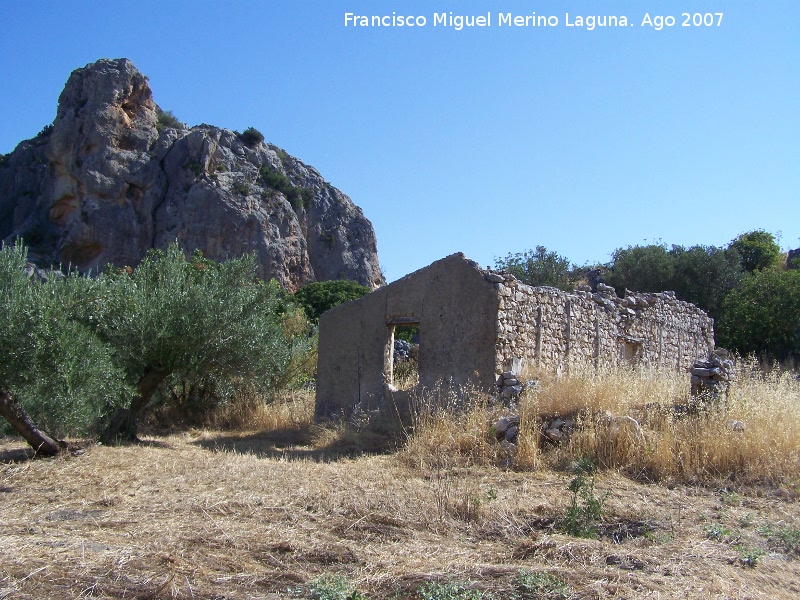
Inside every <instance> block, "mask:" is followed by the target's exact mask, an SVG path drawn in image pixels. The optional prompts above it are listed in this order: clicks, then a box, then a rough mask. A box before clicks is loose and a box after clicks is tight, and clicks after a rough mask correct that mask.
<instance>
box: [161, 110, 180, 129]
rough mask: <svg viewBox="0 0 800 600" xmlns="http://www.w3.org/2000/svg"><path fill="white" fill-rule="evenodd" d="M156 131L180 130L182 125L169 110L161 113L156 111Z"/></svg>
mask: <svg viewBox="0 0 800 600" xmlns="http://www.w3.org/2000/svg"><path fill="white" fill-rule="evenodd" d="M156 119H157V121H156V129H158V130H159V131H161V130H163V129H182V128H183V123H181V122H180V121H179V120H178V117H176V116H175V115H174V114H172V111H171V110H167V111H163V110H158V111H157V112H156Z"/></svg>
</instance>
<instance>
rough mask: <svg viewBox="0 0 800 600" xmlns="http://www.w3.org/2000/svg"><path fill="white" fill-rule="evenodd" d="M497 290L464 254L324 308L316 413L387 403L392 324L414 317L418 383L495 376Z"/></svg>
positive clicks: (483, 384) (487, 380)
mask: <svg viewBox="0 0 800 600" xmlns="http://www.w3.org/2000/svg"><path fill="white" fill-rule="evenodd" d="M498 306H499V295H498V294H497V291H496V290H495V288H494V286H493V284H492V283H490V282H489V281H487V280H486V279H485V278H484V275H483V272H481V271H480V269H479V268H478V266H477V264H475V263H474V262H472V261H469V260H467V259H466V258H465V257H464V255H463V254H454V255H452V256H449V257H447V258H443V259H441V260H439V261H437V262H435V263H433V264H431V265H430V266H428V267H426V268H424V269H421V270H419V271H416V272H414V273H411V274H410V275H407V276H405V277H403V278H402V279H400V280H398V281H395V282H393V283H391V284H389V285H387V286H385V287H383V288H380V289H379V290H376V291H375V292H372V293H371V294H368V295H366V296H364V297H363V298H361V299H359V300H356V301H354V302H348V303H346V304H343V305H341V306H338V307H336V308H334V309H332V310H330V311H328V312H326V313H325V314H323V315H322V318H321V319H320V325H319V360H318V363H317V398H316V418H317V419H324V418H337V417H345V418H347V417H349V415H350V414H351V413H352V411H353V410H354V409H355V408H358V409H359V410H368V411H369V410H376V409H387V408H388V409H391V408H392V407H391V406H388V403H389V402H391V397H390V395H389V394H387V385H386V384H387V383H388V382H387V372H386V371H387V367H388V365H390V364H391V360H390V355H389V354H388V353H389V348H390V347H391V339H392V326H393V324H394V323H398V322H399V323H406V324H409V323H414V322H416V323H418V324H419V376H420V387H421V388H424V389H433V388H434V387H435V386H437V385H439V384H446V385H450V384H452V385H454V386H457V387H459V386H463V385H470V386H475V387H478V388H481V389H486V390H490V389H492V387H493V386H494V383H495V377H496V375H495V368H496V364H497V359H496V356H495V348H496V345H497V343H496V342H497V332H496V328H495V321H496V318H497V314H498Z"/></svg>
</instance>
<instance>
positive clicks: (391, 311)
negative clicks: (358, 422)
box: [316, 254, 714, 419]
mask: <svg viewBox="0 0 800 600" xmlns="http://www.w3.org/2000/svg"><path fill="white" fill-rule="evenodd" d="M596 289H597V291H596V292H591V291H589V290H588V289H585V290H581V291H577V292H574V293H567V292H563V291H561V290H558V289H555V288H549V287H530V286H527V285H525V284H523V283H521V282H519V281H518V280H517V279H515V278H514V277H513V276H511V275H510V274H508V273H504V272H496V271H489V270H483V269H481V268H480V267H478V265H477V264H476V263H474V262H472V261H470V260H468V259H467V258H466V257H464V255H463V254H454V255H452V256H448V257H447V258H443V259H441V260H439V261H436V262H435V263H433V264H432V265H430V266H428V267H425V268H424V269H420V270H419V271H416V272H414V273H411V274H410V275H407V276H405V277H403V278H402V279H400V280H398V281H395V282H393V283H391V284H389V285H387V286H385V287H382V288H380V289H378V290H376V291H375V292H372V293H371V294H368V295H366V296H364V297H363V298H361V299H359V300H355V301H353V302H348V303H346V304H343V305H341V306H338V307H336V308H333V309H331V310H330V311H328V312H326V313H325V314H324V315H323V316H322V318H321V319H320V326H319V362H318V364H317V403H316V418H317V419H326V418H331V417H333V418H337V417H342V416H343V417H345V418H350V417H351V416H352V415H354V414H356V413H360V412H366V413H370V414H371V413H373V412H374V413H386V412H387V411H388V413H393V414H397V413H399V412H401V411H402V410H404V408H403V407H408V406H410V404H409V403H410V402H411V400H413V395H414V394H415V393H416V392H417V391H419V390H420V389H424V390H434V389H437V388H439V389H441V388H442V387H443V386H444V387H448V388H450V387H452V389H461V388H462V386H467V387H469V388H474V389H482V390H485V391H487V392H492V391H494V392H496V391H497V384H498V383H501V384H503V386H504V387H505V388H507V390H503V392H506V391H508V393H509V395H511V394H513V393H519V390H517V389H516V388H517V387H519V381H518V380H517V378H516V376H517V375H519V374H521V373H522V372H523V370H524V368H525V367H527V366H530V367H540V368H542V369H545V370H555V371H559V370H564V369H570V368H571V367H572V366H573V365H581V366H590V367H597V368H599V367H604V366H614V365H618V364H620V363H623V364H624V363H628V364H631V365H633V366H640V367H653V368H659V369H685V370H687V371H688V370H689V369H690V368H691V367H692V366H693V364H694V363H695V361H696V360H706V359H707V358H708V356H709V352H710V350H711V349H712V348H713V344H714V337H713V336H714V330H713V321H712V320H711V319H710V318H709V317H708V316H707V315H706V314H705V313H704V312H703V311H702V310H700V309H699V308H697V307H696V306H694V305H692V304H689V303H687V302H681V301H679V300H677V299H676V298H675V294H674V293H672V292H662V293H660V294H643V293H635V294H634V293H631V292H627V293H626V297H625V298H618V297H617V295H616V293H615V292H614V288H611V287H609V286H607V285H604V284H602V283H597V285H596ZM398 325H416V326H418V327H419V348H418V360H419V387H418V388H417V389H414V390H403V389H398V387H397V386H396V385H394V384H395V383H396V382H395V381H394V379H393V364H394V356H393V355H394V328H395V327H396V326H398ZM501 376H502V378H499V377H501ZM520 389H521V388H520Z"/></svg>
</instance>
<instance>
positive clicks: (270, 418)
mask: <svg viewBox="0 0 800 600" xmlns="http://www.w3.org/2000/svg"><path fill="white" fill-rule="evenodd" d="M313 423H314V390H313V389H300V390H292V391H284V392H281V393H279V394H277V395H276V396H275V398H274V399H273V400H272V401H270V402H267V401H266V400H265V399H264V398H263V397H261V396H259V395H257V394H253V395H250V396H242V397H239V398H237V399H236V400H235V401H233V402H230V403H228V404H226V405H224V406H221V407H219V408H218V409H216V410H215V411H214V412H213V413H212V414H211V416H210V419H209V426H210V427H211V428H214V429H235V430H240V431H278V430H298V429H304V428H307V427H310V426H311V425H313Z"/></svg>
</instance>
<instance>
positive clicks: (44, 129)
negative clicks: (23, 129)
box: [36, 124, 53, 138]
mask: <svg viewBox="0 0 800 600" xmlns="http://www.w3.org/2000/svg"><path fill="white" fill-rule="evenodd" d="M52 132H53V125H52V124H51V125H45V126H44V127H42V129H41V131H39V133H37V134H36V137H37V138H40V137H46V136H48V135H50V134H51V133H52Z"/></svg>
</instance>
